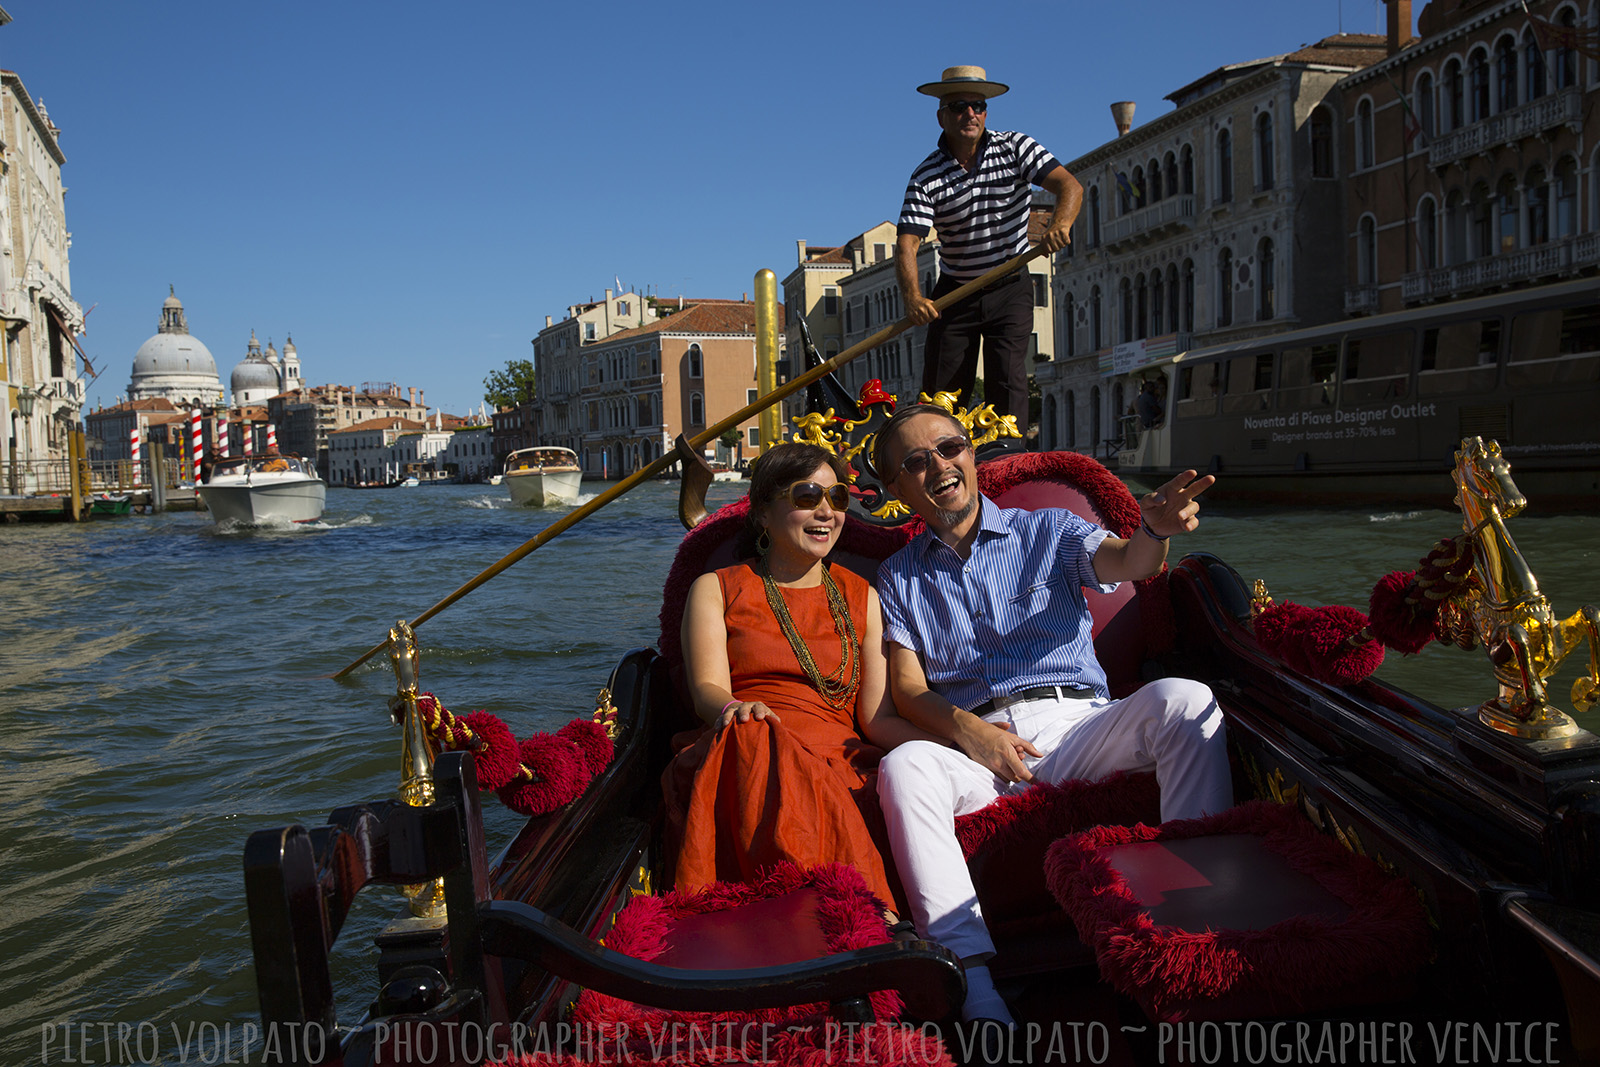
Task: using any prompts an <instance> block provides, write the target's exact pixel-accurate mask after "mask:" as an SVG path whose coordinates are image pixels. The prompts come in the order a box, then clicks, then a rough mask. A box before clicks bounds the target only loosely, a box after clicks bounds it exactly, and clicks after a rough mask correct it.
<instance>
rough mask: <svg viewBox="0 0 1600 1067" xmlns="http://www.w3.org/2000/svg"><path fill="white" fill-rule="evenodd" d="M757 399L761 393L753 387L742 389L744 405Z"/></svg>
mask: <svg viewBox="0 0 1600 1067" xmlns="http://www.w3.org/2000/svg"><path fill="white" fill-rule="evenodd" d="M759 399H761V394H760V393H759V392H758V391H756V390H754V389H746V390H745V391H744V402H745V406H746V407H748V406H749V405H751V404H754V403H755V402H756V401H757V400H759Z"/></svg>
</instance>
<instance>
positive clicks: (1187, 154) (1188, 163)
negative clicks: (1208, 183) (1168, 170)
mask: <svg viewBox="0 0 1600 1067" xmlns="http://www.w3.org/2000/svg"><path fill="white" fill-rule="evenodd" d="M1178 165H1179V167H1180V168H1181V169H1182V171H1183V195H1184V196H1193V195H1194V149H1193V148H1190V147H1189V146H1188V145H1184V146H1183V158H1182V160H1181V161H1180V162H1179V164H1178Z"/></svg>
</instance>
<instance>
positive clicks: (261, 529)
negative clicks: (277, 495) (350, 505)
mask: <svg viewBox="0 0 1600 1067" xmlns="http://www.w3.org/2000/svg"><path fill="white" fill-rule="evenodd" d="M372 522H373V519H372V516H371V515H356V516H354V517H353V518H349V519H345V520H344V521H342V522H329V521H328V520H326V519H318V520H317V521H315V522H290V521H289V520H288V519H268V520H266V521H264V522H259V523H249V522H240V521H239V520H237V519H223V520H222V521H221V522H218V523H213V524H212V525H211V526H209V527H207V528H206V531H205V532H206V533H208V534H210V535H212V536H214V537H240V536H245V537H248V536H250V535H252V534H271V535H278V534H297V533H313V532H316V531H322V530H343V529H350V528H353V527H359V526H371V525H372Z"/></svg>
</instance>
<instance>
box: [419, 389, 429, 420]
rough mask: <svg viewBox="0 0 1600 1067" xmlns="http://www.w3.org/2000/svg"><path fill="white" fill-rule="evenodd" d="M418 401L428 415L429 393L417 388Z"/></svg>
mask: <svg viewBox="0 0 1600 1067" xmlns="http://www.w3.org/2000/svg"><path fill="white" fill-rule="evenodd" d="M417 403H419V404H421V405H422V412H423V414H424V415H426V414H427V412H428V394H427V393H424V392H423V391H422V390H421V389H418V390H417Z"/></svg>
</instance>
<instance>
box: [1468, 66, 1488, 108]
mask: <svg viewBox="0 0 1600 1067" xmlns="http://www.w3.org/2000/svg"><path fill="white" fill-rule="evenodd" d="M1467 105H1468V107H1467V121H1468V122H1482V121H1483V120H1484V119H1486V118H1488V117H1489V53H1488V51H1487V50H1486V49H1483V48H1474V49H1473V50H1472V54H1471V55H1469V56H1468V57H1467Z"/></svg>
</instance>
